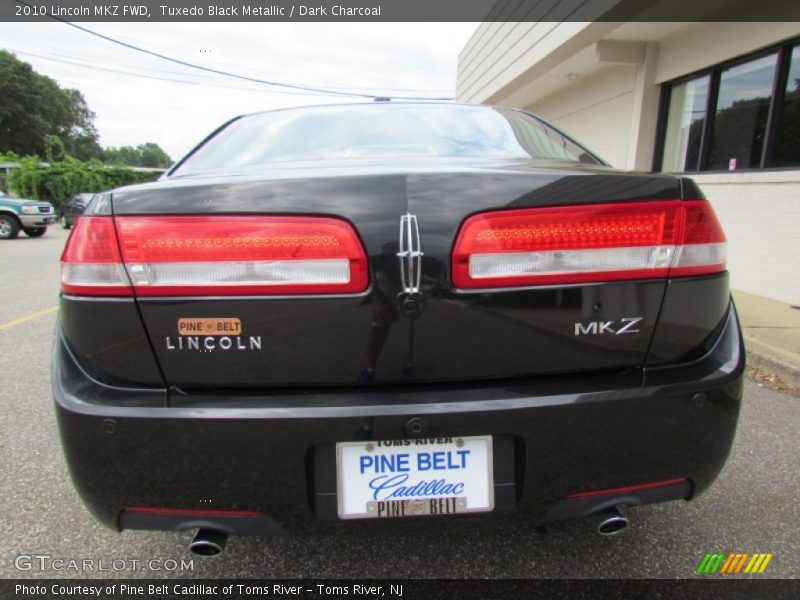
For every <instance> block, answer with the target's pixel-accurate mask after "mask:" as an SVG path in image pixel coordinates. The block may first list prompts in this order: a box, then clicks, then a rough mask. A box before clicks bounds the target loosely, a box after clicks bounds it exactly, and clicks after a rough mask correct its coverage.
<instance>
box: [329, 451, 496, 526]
mask: <svg viewBox="0 0 800 600" xmlns="http://www.w3.org/2000/svg"><path fill="white" fill-rule="evenodd" d="M336 463H337V464H336V471H337V494H338V501H339V518H341V519H370V518H376V519H377V518H384V517H416V516H422V515H449V514H458V513H471V512H488V511H491V510H493V509H494V481H493V474H492V436H489V435H485V436H473V437H453V438H449V437H448V438H425V439H413V440H388V441H366V442H341V443H339V444H336Z"/></svg>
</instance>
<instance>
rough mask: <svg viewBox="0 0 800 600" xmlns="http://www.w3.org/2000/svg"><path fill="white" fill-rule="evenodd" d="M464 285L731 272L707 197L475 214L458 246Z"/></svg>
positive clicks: (457, 265)
mask: <svg viewBox="0 0 800 600" xmlns="http://www.w3.org/2000/svg"><path fill="white" fill-rule="evenodd" d="M452 258H453V260H452V278H453V283H454V284H455V285H456V287H459V288H494V287H516V286H531V285H557V284H571V283H589V282H599V281H617V280H626V279H647V278H655V277H667V276H681V275H699V274H704V273H716V272H720V271H723V270H724V269H725V236H724V234H723V232H722V228H721V227H720V225H719V222H718V221H717V218H716V216H715V215H714V211H713V210H712V208H711V205H710V204H709V203H708V201H706V200H691V201H681V200H669V201H655V202H631V203H618V204H594V205H585V206H565V207H545V208H530V209H528V208H526V209H519V210H507V211H497V212H490V213H482V214H477V215H473V216H472V217H470V218H469V219H467V220H466V221H465V223H464V225H463V226H462V227H461V230H460V232H459V235H458V239H457V240H456V244H455V247H454V249H453V257H452Z"/></svg>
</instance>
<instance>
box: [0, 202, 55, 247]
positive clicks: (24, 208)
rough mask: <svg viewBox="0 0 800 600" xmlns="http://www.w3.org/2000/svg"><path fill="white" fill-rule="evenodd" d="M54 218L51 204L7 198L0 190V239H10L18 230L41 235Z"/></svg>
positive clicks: (37, 235)
mask: <svg viewBox="0 0 800 600" xmlns="http://www.w3.org/2000/svg"><path fill="white" fill-rule="evenodd" d="M55 220H56V213H55V211H54V210H53V205H52V204H50V203H49V202H39V201H38V200H25V199H24V198H9V197H8V196H6V195H5V194H4V193H3V192H2V191H0V240H11V239H14V238H15V237H17V236H18V235H19V230H20V229H21V230H22V231H24V232H25V234H26V235H27V236H29V237H41V236H43V235H44V232H45V231H47V226H48V225H52V224H53V223H54V222H55Z"/></svg>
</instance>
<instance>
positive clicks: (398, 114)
mask: <svg viewBox="0 0 800 600" xmlns="http://www.w3.org/2000/svg"><path fill="white" fill-rule="evenodd" d="M380 157H432V158H435V157H442V158H443V157H465V158H544V159H554V160H565V161H572V162H589V163H594V164H597V163H598V162H599V161H598V160H596V159H595V158H594V157H593V156H591V154H590V153H589V152H588V151H587V150H586V149H584V148H582V147H581V146H579V145H577V144H576V143H574V142H572V141H571V140H569V139H568V138H566V137H564V136H563V135H562V134H561V133H559V132H558V131H557V130H555V129H553V128H552V127H548V126H547V125H545V124H544V123H542V122H540V121H538V120H537V119H535V118H533V117H530V116H528V115H525V114H523V113H520V112H517V111H514V110H506V109H500V108H490V107H478V106H456V105H435V104H433V105H402V104H401V105H387V104H375V105H370V104H367V105H357V106H330V107H322V108H313V109H309V108H300V109H291V110H279V111H274V112H267V113H261V114H257V115H251V116H247V117H243V118H241V119H237V120H236V121H233V122H232V123H231V124H230V125H228V126H227V127H225V128H224V129H223V130H222V131H220V132H219V133H217V134H216V135H215V136H214V137H213V138H211V139H210V140H208V141H207V142H206V143H205V144H203V145H202V146H201V147H200V148H198V149H197V150H196V151H195V152H194V153H193V154H191V155H190V156H189V157H188V158H187V159H186V160H185V161H184V162H183V164H181V165H180V167H178V169H177V170H176V171H175V172H174V174H177V175H186V174H189V173H194V172H199V171H209V170H214V169H220V168H225V167H247V166H255V165H269V164H273V163H286V162H297V161H321V160H329V159H347V158H380Z"/></svg>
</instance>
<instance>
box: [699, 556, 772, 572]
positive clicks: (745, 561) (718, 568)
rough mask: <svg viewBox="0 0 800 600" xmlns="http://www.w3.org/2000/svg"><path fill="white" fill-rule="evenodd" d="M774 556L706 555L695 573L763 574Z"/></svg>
mask: <svg viewBox="0 0 800 600" xmlns="http://www.w3.org/2000/svg"><path fill="white" fill-rule="evenodd" d="M773 556H774V555H773V554H771V553H770V554H766V553H756V554H748V553H747V552H739V553H729V554H726V553H724V552H720V553H716V554H710V553H706V555H705V556H704V557H703V560H701V561H700V564H699V565H698V567H697V571H695V573H698V574H701V575H706V574H714V573H719V574H725V575H735V574H738V573H763V572H764V571H765V570H766V568H767V565H768V564H769V561H771V560H772V557H773Z"/></svg>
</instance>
